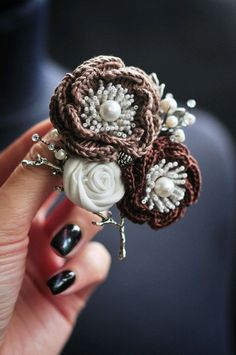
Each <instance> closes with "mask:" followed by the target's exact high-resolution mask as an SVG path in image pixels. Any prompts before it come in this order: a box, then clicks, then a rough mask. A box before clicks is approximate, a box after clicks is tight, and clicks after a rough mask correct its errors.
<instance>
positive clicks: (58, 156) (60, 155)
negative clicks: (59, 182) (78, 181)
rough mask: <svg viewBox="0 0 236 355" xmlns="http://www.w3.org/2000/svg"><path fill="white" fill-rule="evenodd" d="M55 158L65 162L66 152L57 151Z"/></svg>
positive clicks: (62, 150)
mask: <svg viewBox="0 0 236 355" xmlns="http://www.w3.org/2000/svg"><path fill="white" fill-rule="evenodd" d="M54 156H55V158H56V159H58V160H64V159H65V157H66V152H65V151H64V149H59V150H56V151H55V153H54Z"/></svg>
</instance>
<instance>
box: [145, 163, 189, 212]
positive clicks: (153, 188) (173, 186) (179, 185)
mask: <svg viewBox="0 0 236 355" xmlns="http://www.w3.org/2000/svg"><path fill="white" fill-rule="evenodd" d="M184 170H185V167H184V166H179V164H178V162H176V161H175V162H166V160H165V159H162V160H161V161H160V163H159V164H157V165H154V166H153V167H152V168H151V169H150V170H149V171H148V174H147V175H146V195H145V197H144V198H143V200H142V203H143V204H148V208H149V210H152V209H153V208H156V209H157V210H158V211H159V212H161V213H168V212H170V211H171V210H174V209H175V208H176V207H177V206H179V204H180V201H181V200H183V198H184V195H185V188H184V187H183V186H184V185H185V183H186V178H187V173H185V172H184Z"/></svg>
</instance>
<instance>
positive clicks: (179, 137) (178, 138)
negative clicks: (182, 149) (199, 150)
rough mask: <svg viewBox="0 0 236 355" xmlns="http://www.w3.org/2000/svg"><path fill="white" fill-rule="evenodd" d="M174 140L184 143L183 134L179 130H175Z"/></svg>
mask: <svg viewBox="0 0 236 355" xmlns="http://www.w3.org/2000/svg"><path fill="white" fill-rule="evenodd" d="M174 136H175V140H176V142H178V143H182V142H184V141H185V133H184V131H183V130H182V129H181V128H178V129H176V131H175V132H174Z"/></svg>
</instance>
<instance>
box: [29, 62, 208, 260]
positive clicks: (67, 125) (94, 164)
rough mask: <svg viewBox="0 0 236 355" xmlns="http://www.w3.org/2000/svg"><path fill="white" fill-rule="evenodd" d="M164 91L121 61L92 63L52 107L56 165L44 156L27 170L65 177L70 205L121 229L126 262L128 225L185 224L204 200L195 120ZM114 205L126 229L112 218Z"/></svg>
mask: <svg viewBox="0 0 236 355" xmlns="http://www.w3.org/2000/svg"><path fill="white" fill-rule="evenodd" d="M164 88H165V85H164V84H160V83H159V80H158V78H157V76H156V74H154V73H153V74H151V75H147V74H146V73H145V72H144V71H142V70H141V69H139V68H135V67H127V66H125V64H124V63H123V62H122V60H121V59H120V58H117V57H112V56H99V57H95V58H92V59H90V60H88V61H86V62H84V63H83V64H82V65H80V66H78V67H77V68H76V69H75V70H74V71H73V72H72V73H69V74H66V75H65V77H64V79H63V80H62V81H61V83H60V84H59V85H58V87H57V88H56V90H55V93H54V95H53V96H52V99H51V103H50V119H51V122H52V124H53V126H54V127H55V130H54V131H53V135H52V141H51V142H48V143H47V142H46V144H47V145H48V149H49V150H51V151H52V152H53V154H54V163H51V162H48V161H47V160H46V159H45V158H43V157H41V156H38V157H37V160H36V161H35V162H24V163H25V164H27V165H48V166H50V167H51V169H52V171H53V173H54V174H58V173H60V174H62V175H63V186H62V187H60V190H63V191H65V194H66V196H67V198H68V199H69V200H71V201H72V202H73V203H75V204H77V205H78V206H80V207H82V208H85V209H86V210H88V211H91V212H93V213H95V214H98V215H99V216H100V217H101V221H100V222H97V223H96V224H99V225H103V224H107V223H111V224H114V225H116V226H117V227H118V228H119V230H120V236H121V247H120V258H121V259H123V258H124V257H125V255H126V254H125V233H124V218H128V219H130V220H131V221H133V222H134V223H139V224H143V223H148V224H149V225H150V226H151V227H152V228H154V229H159V228H162V227H165V226H167V225H169V224H171V223H172V222H174V221H176V220H177V219H179V218H180V217H182V216H183V215H184V213H185V211H186V207H188V206H189V205H191V204H193V203H195V202H196V201H197V199H198V196H199V191H200V185H201V175H200V171H199V168H198V164H197V161H196V160H195V159H194V158H193V157H192V156H191V155H190V153H189V150H188V149H187V148H186V147H185V146H184V145H183V144H182V143H183V142H184V140H185V133H184V128H185V127H187V126H189V125H192V124H193V123H194V122H195V116H194V115H193V114H192V113H189V112H188V111H187V110H186V109H185V108H183V107H178V105H177V102H176V100H175V99H174V97H173V95H172V94H166V95H165V96H164ZM195 104H196V103H195V100H189V101H188V102H187V105H188V107H190V108H193V107H194V106H195ZM33 140H34V141H38V140H41V137H39V136H38V135H37V134H35V135H34V136H33ZM114 204H116V206H117V208H118V209H119V210H120V213H121V221H120V223H117V222H116V221H114V219H113V217H112V214H111V213H110V212H109V213H108V215H105V214H104V211H108V210H109V209H110V208H111V207H112V206H113V205H114ZM94 223H95V222H94Z"/></svg>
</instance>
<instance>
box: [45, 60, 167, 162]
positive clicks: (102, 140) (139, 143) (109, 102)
mask: <svg viewBox="0 0 236 355" xmlns="http://www.w3.org/2000/svg"><path fill="white" fill-rule="evenodd" d="M159 103H160V94H159V91H158V87H157V86H156V85H155V84H154V83H153V81H152V80H151V79H150V77H149V76H148V75H147V74H146V73H145V72H144V71H142V70H141V69H138V68H135V67H126V66H125V64H124V63H123V62H122V60H121V59H120V58H117V57H112V56H98V57H95V58H92V59H90V60H88V61H86V62H84V63H83V64H82V65H80V66H78V67H77V68H76V69H75V70H74V71H73V72H72V73H71V74H67V75H66V76H65V77H64V79H63V80H62V82H61V83H60V84H59V85H58V87H57V88H56V90H55V93H54V95H53V96H52V99H51V103H50V119H51V122H52V124H53V125H54V127H55V128H57V130H58V131H59V133H60V134H61V136H62V139H63V141H64V144H65V147H66V150H67V151H68V152H69V153H70V154H71V155H77V156H80V157H83V158H85V159H88V160H90V161H116V160H117V157H118V155H119V153H120V152H125V153H127V154H129V155H130V156H132V157H133V158H138V157H141V156H143V155H144V154H146V152H147V151H148V149H150V147H151V145H152V143H153V141H154V140H155V139H156V137H157V135H158V133H159V130H160V118H159V115H158V109H159Z"/></svg>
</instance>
